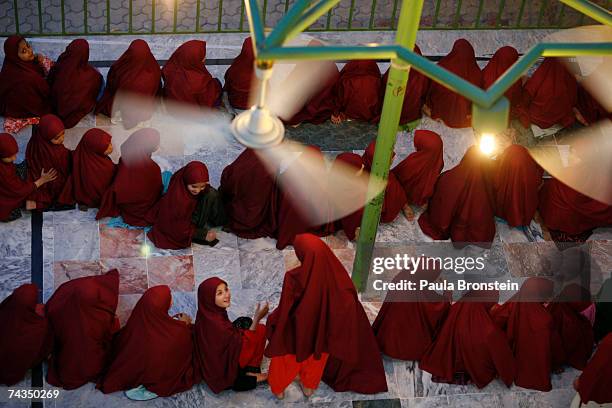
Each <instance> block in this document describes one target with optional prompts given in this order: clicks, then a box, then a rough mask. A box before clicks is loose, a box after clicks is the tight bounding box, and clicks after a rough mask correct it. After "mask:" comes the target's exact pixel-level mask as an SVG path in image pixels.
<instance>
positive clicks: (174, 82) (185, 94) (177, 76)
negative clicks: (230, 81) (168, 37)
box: [162, 40, 222, 108]
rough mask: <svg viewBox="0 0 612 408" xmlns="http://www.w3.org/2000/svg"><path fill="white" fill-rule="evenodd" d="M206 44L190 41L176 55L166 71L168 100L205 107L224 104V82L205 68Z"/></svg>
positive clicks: (164, 75)
mask: <svg viewBox="0 0 612 408" xmlns="http://www.w3.org/2000/svg"><path fill="white" fill-rule="evenodd" d="M204 61H206V41H201V40H191V41H187V42H186V43H184V44H183V45H181V46H180V47H178V48H177V49H176V51H174V53H173V54H172V56H171V57H170V59H169V60H168V62H166V65H164V68H163V69H162V77H163V78H164V98H166V99H169V100H173V101H177V102H184V103H188V104H191V105H199V106H202V107H208V108H210V107H212V106H216V105H218V104H219V103H220V102H221V92H222V90H221V82H219V80H218V79H216V78H213V77H212V75H210V72H208V70H207V69H206V67H205V66H204Z"/></svg>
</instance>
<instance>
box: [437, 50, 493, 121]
mask: <svg viewBox="0 0 612 408" xmlns="http://www.w3.org/2000/svg"><path fill="white" fill-rule="evenodd" d="M438 65H439V66H440V67H442V68H444V69H447V70H448V71H450V72H452V73H454V74H456V75H458V76H460V77H461V78H463V79H465V80H466V81H468V82H471V83H472V84H474V85H476V86H478V87H482V72H481V71H480V68H479V67H478V64H477V63H476V55H475V53H474V48H473V47H472V45H471V44H470V43H469V42H468V41H467V40H465V39H463V38H461V39H459V40H457V41H455V44H453V49H452V50H451V52H450V53H449V54H448V55H447V56H445V57H444V58H442V59H441V60H440V62H438ZM427 105H428V106H429V108H430V109H431V117H432V119H442V121H443V122H444V123H445V124H446V126H449V127H452V128H465V127H470V126H471V125H472V102H471V101H470V100H469V99H467V98H464V97H463V96H461V95H459V94H457V93H455V92H453V91H451V90H450V89H448V88H446V87H445V86H444V85H441V84H439V83H437V82H435V81H432V82H431V87H430V88H429V94H428V95H427Z"/></svg>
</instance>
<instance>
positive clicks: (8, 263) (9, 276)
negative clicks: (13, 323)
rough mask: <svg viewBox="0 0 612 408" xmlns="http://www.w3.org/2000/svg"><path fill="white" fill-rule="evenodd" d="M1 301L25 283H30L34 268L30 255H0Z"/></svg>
mask: <svg viewBox="0 0 612 408" xmlns="http://www.w3.org/2000/svg"><path fill="white" fill-rule="evenodd" d="M0 271H2V273H0V302H1V301H2V300H4V299H5V298H6V297H8V296H9V295H10V294H11V293H12V292H13V290H15V289H17V288H18V287H19V286H21V285H23V284H24V283H30V282H31V277H32V268H31V262H30V257H29V256H25V257H24V256H22V257H17V258H13V257H11V258H3V257H0Z"/></svg>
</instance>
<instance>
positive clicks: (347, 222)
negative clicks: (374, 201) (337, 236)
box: [332, 153, 367, 241]
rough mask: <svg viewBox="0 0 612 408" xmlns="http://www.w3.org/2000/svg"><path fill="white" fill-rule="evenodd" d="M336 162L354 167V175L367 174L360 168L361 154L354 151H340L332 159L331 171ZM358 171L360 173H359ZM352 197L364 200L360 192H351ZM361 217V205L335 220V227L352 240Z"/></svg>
mask: <svg viewBox="0 0 612 408" xmlns="http://www.w3.org/2000/svg"><path fill="white" fill-rule="evenodd" d="M336 162H338V163H342V164H344V165H345V166H349V167H352V168H353V169H355V177H366V175H367V173H366V172H365V170H362V169H364V168H365V166H364V164H363V161H362V159H361V156H359V155H358V154H356V153H340V154H339V155H338V156H336V158H335V159H334V163H333V164H332V171H333V166H334V165H335V163H336ZM360 171H361V173H359V172H360ZM343 187H344V186H343V185H339V186H337V188H343ZM343 193H344V194H347V192H343ZM349 193H350V192H349ZM346 196H347V197H348V196H349V195H348V194H347V195H346ZM353 197H354V202H365V197H364V195H363V194H362V193H358V192H355V193H354V194H353ZM362 217H363V207H361V208H360V209H358V210H357V211H355V212H353V213H351V214H348V215H346V216H345V217H343V218H341V219H339V220H337V221H336V225H337V229H342V230H343V231H344V233H345V234H346V236H347V237H348V239H350V240H351V241H353V240H354V239H355V235H356V231H357V228H359V226H360V225H361V218H362Z"/></svg>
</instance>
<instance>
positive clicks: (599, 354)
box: [578, 333, 612, 404]
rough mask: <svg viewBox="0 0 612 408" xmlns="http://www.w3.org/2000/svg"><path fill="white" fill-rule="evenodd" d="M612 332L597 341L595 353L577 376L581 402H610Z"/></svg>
mask: <svg viewBox="0 0 612 408" xmlns="http://www.w3.org/2000/svg"><path fill="white" fill-rule="evenodd" d="M611 361H612V333H610V334H608V335H607V336H606V337H604V339H603V340H602V341H601V342H600V343H599V346H598V347H597V351H596V352H595V355H594V356H593V358H592V359H591V361H589V363H588V364H587V366H586V367H585V368H584V370H583V371H582V374H581V375H580V377H578V393H579V394H580V400H581V401H582V403H583V404H586V403H587V402H589V401H595V402H596V403H598V404H608V403H612V364H610V362H611Z"/></svg>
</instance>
